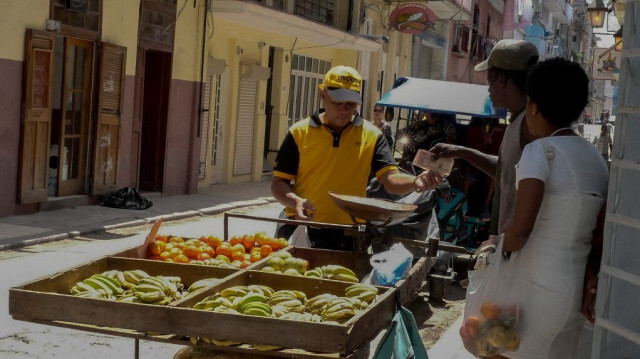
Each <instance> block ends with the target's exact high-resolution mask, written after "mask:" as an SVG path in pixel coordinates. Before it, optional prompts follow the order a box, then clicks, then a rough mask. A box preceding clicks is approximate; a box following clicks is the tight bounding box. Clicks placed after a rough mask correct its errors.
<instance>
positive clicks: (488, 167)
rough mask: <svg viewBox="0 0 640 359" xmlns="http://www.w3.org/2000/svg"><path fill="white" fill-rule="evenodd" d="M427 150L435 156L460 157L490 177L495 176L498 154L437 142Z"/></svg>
mask: <svg viewBox="0 0 640 359" xmlns="http://www.w3.org/2000/svg"><path fill="white" fill-rule="evenodd" d="M429 152H431V153H434V154H435V155H436V156H435V157H434V159H437V158H453V159H457V158H461V159H463V160H465V161H467V162H469V163H470V164H472V165H473V166H474V167H476V168H478V169H479V170H481V171H482V172H484V173H486V174H487V176H489V177H491V178H495V177H496V168H497V164H498V156H493V155H488V154H486V153H482V152H480V151H478V150H475V149H473V148H469V147H464V146H458V145H452V144H449V143H438V144H436V145H435V146H433V147H432V148H431V149H430V150H429Z"/></svg>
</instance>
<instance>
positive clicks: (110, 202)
mask: <svg viewBox="0 0 640 359" xmlns="http://www.w3.org/2000/svg"><path fill="white" fill-rule="evenodd" d="M100 205H102V206H105V207H112V208H124V209H147V208H149V207H151V206H153V202H151V201H150V200H149V199H147V198H145V197H143V196H141V195H140V192H138V190H137V189H136V188H133V187H124V188H120V189H119V190H117V191H115V192H111V193H109V194H108V195H107V196H106V197H105V198H104V201H103V202H102V203H100Z"/></svg>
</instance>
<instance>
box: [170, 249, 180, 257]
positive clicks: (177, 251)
mask: <svg viewBox="0 0 640 359" xmlns="http://www.w3.org/2000/svg"><path fill="white" fill-rule="evenodd" d="M169 253H170V256H171V258H175V257H176V256H177V255H180V254H182V251H181V250H180V248H174V249H172V250H171V251H169Z"/></svg>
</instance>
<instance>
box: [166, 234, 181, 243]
mask: <svg viewBox="0 0 640 359" xmlns="http://www.w3.org/2000/svg"><path fill="white" fill-rule="evenodd" d="M169 242H171V243H183V242H184V239H183V238H182V237H173V236H172V237H169Z"/></svg>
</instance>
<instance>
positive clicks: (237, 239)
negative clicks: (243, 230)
mask: <svg viewBox="0 0 640 359" xmlns="http://www.w3.org/2000/svg"><path fill="white" fill-rule="evenodd" d="M229 243H230V244H231V245H232V246H233V245H236V244H240V243H242V237H238V236H233V237H231V239H229Z"/></svg>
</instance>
